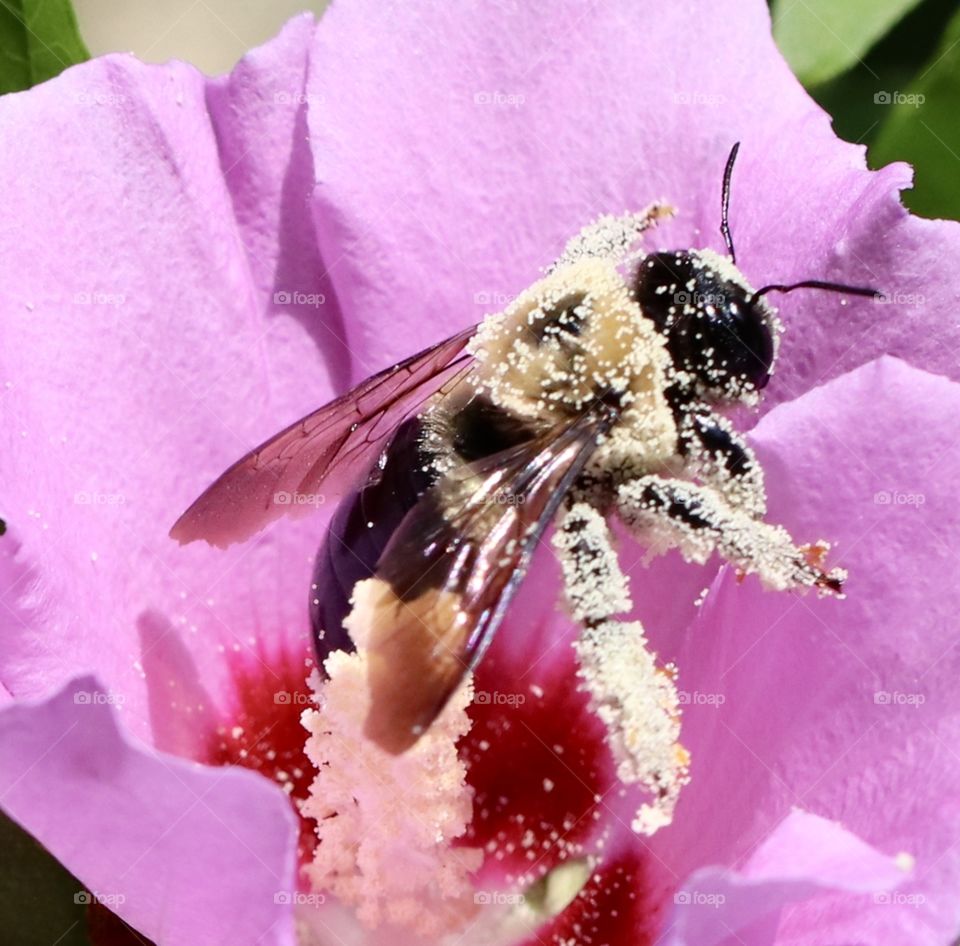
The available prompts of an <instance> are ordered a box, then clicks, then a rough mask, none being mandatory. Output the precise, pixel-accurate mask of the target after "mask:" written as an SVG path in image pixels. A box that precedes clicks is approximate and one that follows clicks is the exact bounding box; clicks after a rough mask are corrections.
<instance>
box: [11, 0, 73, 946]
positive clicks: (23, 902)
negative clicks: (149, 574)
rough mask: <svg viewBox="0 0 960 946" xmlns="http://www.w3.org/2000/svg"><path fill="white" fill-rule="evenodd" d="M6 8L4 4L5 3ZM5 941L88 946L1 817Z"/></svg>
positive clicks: (67, 879) (62, 883)
mask: <svg viewBox="0 0 960 946" xmlns="http://www.w3.org/2000/svg"><path fill="white" fill-rule="evenodd" d="M4 2H5V0H4ZM0 851H3V870H2V871H0V941H2V942H4V943H17V944H18V946H50V944H51V943H56V944H57V946H86V944H88V943H89V942H90V941H89V939H88V938H87V908H86V906H85V905H84V904H83V903H82V902H81V903H78V902H77V901H78V900H81V901H82V900H83V899H84V895H85V891H84V889H83V885H82V884H81V883H80V882H79V881H78V880H76V879H75V878H74V877H73V876H72V875H71V874H70V873H69V872H68V871H67V869H66V868H65V867H62V866H61V864H60V862H59V861H57V860H56V858H54V857H53V855H52V854H49V853H47V851H46V850H45V849H44V848H43V847H42V846H41V845H40V844H39V843H38V842H37V841H35V840H34V839H33V838H32V837H31V836H30V835H29V834H27V833H26V831H24V830H23V829H22V828H21V827H20V826H19V825H17V824H15V823H14V822H13V821H11V820H10V819H9V818H8V817H7V816H6V815H4V814H2V813H0Z"/></svg>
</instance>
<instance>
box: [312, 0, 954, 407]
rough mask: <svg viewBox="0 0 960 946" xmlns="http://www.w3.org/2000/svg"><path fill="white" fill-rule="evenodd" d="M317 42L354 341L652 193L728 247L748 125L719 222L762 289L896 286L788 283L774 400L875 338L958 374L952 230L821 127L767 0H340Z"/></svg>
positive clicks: (335, 243) (490, 283) (847, 361)
mask: <svg viewBox="0 0 960 946" xmlns="http://www.w3.org/2000/svg"><path fill="white" fill-rule="evenodd" d="M677 37H683V40H682V42H678V41H677ZM315 49H316V57H317V61H321V62H323V69H322V70H321V69H318V70H315V71H314V72H313V73H312V74H311V77H310V82H309V89H310V93H311V94H312V95H315V96H316V97H317V104H316V107H312V108H311V109H310V110H309V113H308V119H309V124H310V131H311V142H312V147H313V152H314V158H315V162H316V169H317V177H318V180H319V182H320V186H319V188H318V191H317V199H318V201H319V211H318V217H317V219H318V233H319V237H320V242H321V247H322V248H323V250H324V252H325V253H333V252H334V251H336V252H337V253H342V257H341V258H339V259H338V262H337V265H336V267H335V269H334V271H333V273H332V275H333V279H334V282H335V284H336V288H337V293H338V296H339V298H340V299H341V301H342V302H343V303H344V305H345V306H347V307H348V308H349V311H350V312H351V320H350V325H349V326H348V329H347V330H348V332H349V338H350V339H351V344H355V343H356V344H367V343H369V342H372V341H373V340H375V341H376V342H377V345H378V347H377V349H376V350H377V351H378V352H379V354H380V357H381V358H382V360H383V362H384V363H389V361H390V360H391V359H392V360H394V361H395V360H397V358H398V357H399V356H400V355H403V354H407V353H409V352H411V351H415V350H417V349H418V348H419V347H421V346H423V345H425V344H426V343H427V342H429V341H431V340H435V339H436V338H438V337H443V336H444V335H445V334H449V333H450V332H451V331H452V330H453V329H455V328H459V327H462V326H464V325H466V324H469V323H471V322H475V321H478V320H479V319H480V318H481V317H482V316H483V315H484V314H485V313H486V312H488V311H497V310H499V309H502V308H503V307H504V304H505V302H506V301H508V300H509V299H510V298H512V296H513V295H515V294H516V293H518V292H520V291H521V290H522V289H523V288H524V287H525V286H527V285H529V284H530V283H531V282H532V281H533V279H534V278H535V276H536V274H537V271H538V267H540V266H543V265H545V264H547V263H549V262H550V261H551V260H552V259H553V258H555V257H556V256H557V255H558V254H559V252H560V250H561V249H562V247H563V245H564V243H565V241H566V239H567V238H568V237H569V236H570V235H572V234H573V233H575V232H577V231H578V230H579V229H580V227H582V226H584V225H585V224H587V223H589V222H590V221H591V220H593V219H594V218H595V217H596V216H597V215H599V214H601V213H619V212H621V211H623V210H624V209H633V210H636V209H639V208H641V207H644V206H646V205H647V204H648V203H649V202H650V201H651V200H654V199H656V198H661V197H663V198H666V199H667V200H669V201H670V202H672V203H673V204H675V205H676V206H677V207H678V208H679V211H680V213H679V216H678V219H677V221H676V223H675V225H673V226H671V227H670V228H669V229H664V230H662V231H661V232H660V233H659V234H657V235H655V236H654V237H653V239H654V240H656V241H657V244H658V245H659V246H662V247H664V248H671V247H670V246H669V244H671V243H672V244H673V247H676V246H678V245H680V246H686V245H690V244H694V245H704V244H707V245H709V246H712V247H714V248H720V247H722V243H721V240H720V233H719V211H720V207H719V205H720V179H721V174H722V169H723V164H724V161H725V159H726V156H727V153H728V152H729V150H730V147H731V145H732V144H733V143H734V141H736V140H741V141H742V143H743V146H742V148H741V151H740V155H741V157H740V163H739V165H738V166H737V168H736V173H735V175H734V182H733V203H732V218H731V221H732V227H733V233H734V237H735V241H736V244H737V249H738V259H739V261H740V263H741V265H742V267H743V269H744V271H745V272H746V273H747V275H748V276H749V277H750V278H751V279H752V280H753V281H754V282H755V284H756V285H757V286H759V285H762V284H765V283H768V282H783V281H787V280H790V279H795V278H807V279H809V278H821V279H832V280H839V281H846V282H852V283H854V284H859V285H864V284H866V285H875V286H876V287H877V288H878V289H883V290H886V291H887V292H889V293H892V294H893V293H895V294H896V295H894V296H892V297H891V298H892V300H893V301H892V303H891V304H889V305H887V306H878V305H877V304H875V303H873V302H871V301H869V300H865V299H859V300H853V301H851V304H850V305H849V306H848V307H847V308H845V309H842V308H841V307H840V300H839V299H838V297H837V296H835V295H830V294H826V293H819V294H818V293H810V292H808V293H798V294H796V295H795V296H789V297H785V298H784V302H783V312H784V316H785V320H786V322H787V324H788V327H789V330H790V331H789V333H788V335H787V337H786V340H785V343H784V346H783V349H782V355H783V358H782V370H781V371H780V372H779V373H778V375H777V378H776V384H775V385H773V386H771V389H770V395H771V398H772V399H773V400H784V399H789V398H791V397H795V396H797V395H799V394H800V393H802V392H803V391H804V390H806V389H808V388H809V387H811V386H812V385H813V384H815V383H817V382H818V381H820V380H823V379H825V378H829V377H834V376H836V375H838V374H840V373H842V372H843V371H845V370H848V369H850V368H852V367H854V366H856V365H858V364H862V363H864V362H866V361H868V360H870V359H872V358H875V357H877V356H878V355H879V354H881V353H884V352H889V353H894V354H899V355H902V356H904V357H908V358H910V359H911V360H912V361H914V362H915V363H916V364H919V365H923V366H925V367H928V368H930V369H932V370H936V371H942V372H944V373H947V374H951V375H952V376H954V377H956V376H957V375H958V374H960V370H958V366H957V360H956V358H955V356H954V351H955V349H956V348H957V344H958V343H960V316H958V314H957V306H956V299H957V291H956V287H955V283H954V282H952V281H951V279H952V277H950V278H946V279H945V278H944V276H945V274H952V273H955V272H956V271H957V268H958V263H960V225H958V224H957V223H947V222H939V221H938V222H933V221H926V220H919V219H917V218H913V217H910V216H908V214H907V212H906V211H905V210H904V209H903V207H902V206H901V205H900V203H899V200H898V192H899V190H900V189H902V188H903V187H906V186H908V185H909V181H910V174H909V170H908V169H907V168H906V166H905V165H892V166H890V167H887V168H885V169H883V170H882V171H878V172H870V171H868V170H866V167H865V162H864V153H865V149H864V148H863V147H862V146H856V145H851V144H848V143H846V142H843V141H840V140H839V139H837V138H836V137H835V136H834V134H833V131H832V129H831V127H830V122H829V117H828V116H827V115H826V114H825V113H824V112H823V111H822V110H821V109H820V108H819V107H818V106H817V105H816V104H814V103H813V102H812V100H811V99H810V98H809V96H807V94H806V93H805V92H804V91H803V89H802V88H801V86H800V84H799V83H798V82H797V80H796V78H795V77H794V76H793V75H792V74H791V72H790V69H789V67H788V66H787V64H786V63H785V62H784V60H783V58H782V57H781V55H780V54H779V52H778V51H777V49H776V47H775V45H774V43H773V40H772V38H771V35H770V25H769V15H768V12H767V9H766V4H765V3H763V2H762V0H753V2H752V3H750V4H744V3H743V2H742V0H722V2H701V3H696V4H694V5H693V6H689V5H676V4H637V3H634V2H630V0H614V2H608V3H605V4H602V5H600V6H599V7H597V6H590V5H586V4H584V3H582V2H580V0H562V2H559V3H552V4H549V5H545V4H536V3H534V4H525V5H517V4H511V5H503V4H481V3H477V4H471V5H468V6H464V5H462V4H458V5H456V7H447V8H442V9H438V8H437V6H436V4H433V3H429V2H424V0H420V2H417V0H412V2H408V3H403V4H388V5H387V6H386V7H384V5H383V4H382V3H377V2H375V0H358V2H355V3H350V4H341V5H337V6H334V7H332V8H331V9H330V10H329V12H328V13H327V14H326V16H325V17H324V21H323V24H322V28H321V29H320V30H318V33H317V37H316V45H315ZM707 49H708V50H709V51H710V54H709V55H705V54H704V50H707ZM358 61H362V62H363V68H362V69H358V68H357V62H358ZM745 64H749V68H747V67H746V65H745ZM758 76H762V81H760V82H758V81H757V77H758ZM385 324H388V325H389V326H390V332H389V335H387V336H385V334H384V332H383V327H384V325H385Z"/></svg>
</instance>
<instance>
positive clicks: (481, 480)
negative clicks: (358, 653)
mask: <svg viewBox="0 0 960 946" xmlns="http://www.w3.org/2000/svg"><path fill="white" fill-rule="evenodd" d="M607 426H609V419H605V418H604V417H602V416H598V415H595V414H587V415H585V416H584V417H582V418H580V419H579V420H577V421H575V422H574V423H572V424H571V425H569V426H568V427H566V428H564V429H563V430H562V431H561V432H560V433H559V434H551V435H550V437H549V439H546V438H538V439H535V440H533V441H530V442H529V443H525V444H522V445H521V446H519V447H515V448H513V449H511V450H510V451H505V452H504V453H502V454H498V455H496V456H494V457H491V458H488V459H487V460H484V461H482V464H481V465H474V466H473V468H472V469H471V473H470V476H469V477H468V478H467V479H465V480H464V481H462V482H451V480H450V479H449V478H444V479H441V481H440V482H439V483H438V485H437V486H435V487H433V488H432V489H431V490H429V491H428V492H427V493H426V494H425V495H424V497H423V498H422V499H421V500H420V501H419V502H418V503H417V505H416V506H414V508H413V509H411V510H410V512H409V513H408V514H407V516H406V518H405V519H404V520H403V522H402V523H401V524H400V526H399V528H398V529H397V531H396V533H395V534H394V535H393V537H392V538H391V540H390V544H389V545H388V546H387V548H386V550H385V551H384V553H383V555H382V556H381V558H380V561H379V563H378V564H377V569H376V572H375V574H374V577H373V578H372V579H370V580H369V581H367V582H363V583H361V584H360V585H358V586H357V589H356V590H355V593H354V601H353V603H354V610H353V612H352V613H351V615H350V617H349V618H348V621H349V626H350V630H351V632H353V633H355V634H358V636H359V637H360V642H361V643H362V644H363V646H364V648H365V650H366V653H367V658H368V683H369V688H370V697H371V706H370V711H369V715H368V717H367V721H366V729H365V731H366V734H367V736H369V737H370V738H371V739H373V740H374V741H375V742H377V743H378V744H379V745H380V746H382V747H383V748H384V749H386V750H388V751H390V752H394V753H399V752H403V751H404V750H405V749H407V748H409V747H410V746H411V745H412V744H413V743H414V742H416V740H417V738H418V737H419V735H420V734H421V733H423V732H424V730H426V728H427V727H428V726H429V725H430V724H431V723H432V722H433V720H434V719H435V718H436V716H437V714H438V713H439V712H440V711H441V710H442V709H443V707H444V705H445V704H446V702H447V700H448V699H449V698H450V696H451V695H452V694H453V692H454V691H455V690H456V689H457V687H458V686H459V684H460V682H461V681H462V679H463V677H464V676H465V674H466V673H467V672H468V671H469V670H471V669H472V668H473V667H474V666H475V665H476V663H477V662H478V661H479V660H480V658H481V656H482V655H483V653H484V651H485V650H486V648H487V646H488V645H489V644H490V641H491V640H492V638H493V635H494V633H495V632H496V630H497V628H498V626H499V625H500V623H501V621H502V620H503V616H504V614H505V612H506V609H507V606H508V605H509V603H510V600H511V599H512V598H513V595H514V594H515V592H516V590H517V588H518V587H519V585H520V582H521V581H522V580H523V577H524V574H525V573H526V570H527V567H528V565H529V562H530V558H531V556H532V555H533V552H534V550H535V548H536V546H537V544H538V542H539V541H540V539H541V537H542V536H543V533H544V531H545V530H546V528H547V526H548V525H549V524H550V522H551V521H552V519H553V517H554V515H555V513H556V511H557V509H558V507H559V505H560V502H561V501H562V499H563V497H564V495H565V494H566V492H567V491H568V490H569V488H570V486H571V484H572V483H573V481H574V480H575V479H576V477H577V476H578V475H579V474H580V472H581V471H582V470H583V467H584V465H585V464H586V462H587V460H588V459H589V458H590V456H591V454H592V453H593V452H594V450H595V448H596V442H597V437H598V435H599V434H600V433H601V432H602V431H603V430H604V429H605V428H606V427H607ZM451 490H452V491H453V496H452V497H451ZM468 490H469V492H468ZM458 496H459V497H463V498H462V499H458V498H457V497H458Z"/></svg>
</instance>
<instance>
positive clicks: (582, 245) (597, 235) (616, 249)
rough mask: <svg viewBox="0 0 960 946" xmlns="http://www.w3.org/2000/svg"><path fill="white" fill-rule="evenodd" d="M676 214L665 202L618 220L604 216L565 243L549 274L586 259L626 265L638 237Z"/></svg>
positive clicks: (611, 215) (610, 215)
mask: <svg viewBox="0 0 960 946" xmlns="http://www.w3.org/2000/svg"><path fill="white" fill-rule="evenodd" d="M676 212H677V211H676V208H675V207H672V206H671V205H670V204H668V203H666V201H656V202H655V203H652V204H650V205H649V206H648V207H645V208H644V209H643V210H639V211H633V212H629V213H624V214H621V215H620V216H619V217H615V216H613V214H604V216H602V217H599V218H598V219H597V220H595V221H594V222H593V223H591V224H588V225H587V226H585V227H584V228H583V229H582V230H581V231H580V232H579V233H578V234H577V235H576V236H574V237H571V238H570V239H569V240H568V241H567V245H566V246H565V247H564V249H563V253H562V254H561V255H560V257H559V258H558V259H557V261H556V262H555V263H554V264H553V266H551V267H550V271H553V270H554V269H557V268H558V267H560V266H563V265H565V264H567V263H574V262H576V261H577V260H581V259H583V258H584V257H587V256H602V257H606V258H607V259H610V260H613V261H614V262H615V263H620V262H625V261H626V260H627V258H628V255H629V253H630V251H631V250H632V249H633V247H634V244H635V243H636V240H637V237H638V236H639V235H640V234H641V233H643V231H644V230H649V229H650V227H653V226H656V224H657V222H658V221H659V220H663V219H665V218H667V217H672V216H673V215H674V214H675V213H676Z"/></svg>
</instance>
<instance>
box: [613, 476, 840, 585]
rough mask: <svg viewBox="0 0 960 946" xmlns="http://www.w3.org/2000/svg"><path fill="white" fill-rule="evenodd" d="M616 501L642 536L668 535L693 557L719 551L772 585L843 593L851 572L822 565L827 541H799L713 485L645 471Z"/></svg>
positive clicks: (622, 514) (622, 489) (624, 517)
mask: <svg viewBox="0 0 960 946" xmlns="http://www.w3.org/2000/svg"><path fill="white" fill-rule="evenodd" d="M616 505H617V512H618V514H619V515H620V517H621V519H622V520H623V522H624V523H625V524H626V525H627V527H628V528H630V529H631V530H632V531H633V532H634V533H636V534H637V535H638V537H640V538H642V539H643V540H645V541H649V540H650V539H651V538H655V539H661V540H665V541H666V543H667V545H668V547H676V548H678V549H679V550H680V552H681V554H682V555H683V556H684V557H685V558H686V559H688V560H689V561H695V562H705V561H706V560H707V559H708V558H709V557H710V555H711V553H712V552H714V551H716V552H719V553H720V555H722V556H723V557H724V558H725V559H727V561H729V562H731V563H732V564H733V565H735V566H736V567H737V568H739V569H740V570H741V571H743V572H746V573H754V574H757V575H759V577H760V579H761V581H763V583H764V584H765V585H767V586H768V587H770V588H775V589H778V590H783V589H786V588H797V587H814V588H817V589H818V590H819V591H821V592H824V593H826V592H833V593H834V594H840V593H841V589H842V585H843V580H844V578H845V577H846V573H845V572H844V571H843V570H842V569H837V568H835V569H832V570H831V571H829V572H825V571H823V569H822V568H821V562H822V560H823V557H824V555H825V554H826V552H827V550H828V549H829V546H828V545H827V544H826V543H824V542H818V543H815V544H813V545H810V546H797V545H795V544H794V541H793V539H792V538H791V537H790V534H789V533H788V532H787V530H786V529H784V528H783V526H778V525H773V524H771V523H768V522H763V521H762V520H761V519H758V518H755V517H754V516H751V515H750V514H749V513H748V512H746V511H745V510H744V509H738V508H735V507H733V506H731V505H729V504H728V503H727V502H726V501H725V500H724V498H723V496H721V495H720V493H718V492H717V491H716V490H715V489H712V488H711V487H709V486H699V485H697V484H695V483H688V482H687V481H686V480H678V479H667V478H662V477H659V476H642V477H639V478H638V479H635V480H632V481H631V482H629V483H626V484H624V485H623V486H622V487H620V489H619V491H618V495H617V501H616Z"/></svg>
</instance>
